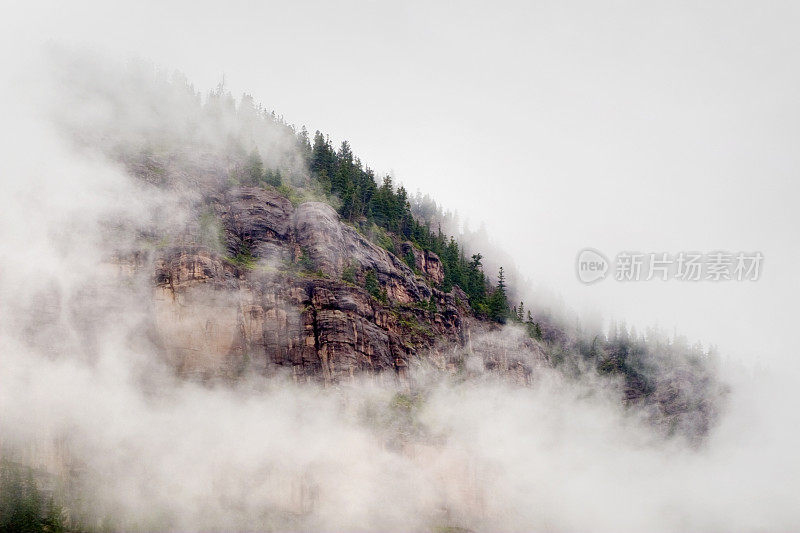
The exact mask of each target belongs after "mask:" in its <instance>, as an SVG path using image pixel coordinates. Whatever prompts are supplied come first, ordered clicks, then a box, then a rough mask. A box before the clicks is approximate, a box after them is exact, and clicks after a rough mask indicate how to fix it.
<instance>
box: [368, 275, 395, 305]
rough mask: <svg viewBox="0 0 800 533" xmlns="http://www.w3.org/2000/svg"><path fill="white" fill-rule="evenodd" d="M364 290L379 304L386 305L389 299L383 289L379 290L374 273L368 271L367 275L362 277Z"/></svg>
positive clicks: (379, 286)
mask: <svg viewBox="0 0 800 533" xmlns="http://www.w3.org/2000/svg"><path fill="white" fill-rule="evenodd" d="M364 288H365V289H366V290H367V292H368V293H369V294H370V296H372V297H373V298H375V299H376V300H378V301H379V302H381V303H384V304H385V303H388V302H389V297H388V295H387V294H386V290H385V289H381V285H380V283H378V277H377V276H376V275H375V271H374V270H372V269H370V270H367V273H366V274H365V275H364Z"/></svg>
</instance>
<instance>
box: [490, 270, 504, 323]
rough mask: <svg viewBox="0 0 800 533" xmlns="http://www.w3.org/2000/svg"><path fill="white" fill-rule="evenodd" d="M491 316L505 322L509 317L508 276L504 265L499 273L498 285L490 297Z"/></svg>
mask: <svg viewBox="0 0 800 533" xmlns="http://www.w3.org/2000/svg"><path fill="white" fill-rule="evenodd" d="M489 316H490V317H491V319H492V320H495V321H497V322H500V323H505V321H506V319H507V318H508V297H507V296H506V278H505V273H504V272H503V267H500V270H499V272H498V274H497V287H496V288H495V290H494V292H493V293H492V295H491V298H490V299H489Z"/></svg>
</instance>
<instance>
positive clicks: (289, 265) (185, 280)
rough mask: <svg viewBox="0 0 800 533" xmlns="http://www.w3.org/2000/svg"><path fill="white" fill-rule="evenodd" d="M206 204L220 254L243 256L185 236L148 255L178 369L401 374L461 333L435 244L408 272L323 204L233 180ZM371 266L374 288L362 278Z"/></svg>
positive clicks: (454, 296) (330, 375)
mask: <svg viewBox="0 0 800 533" xmlns="http://www.w3.org/2000/svg"><path fill="white" fill-rule="evenodd" d="M213 206H214V210H215V212H216V214H217V216H218V217H219V220H220V221H221V223H222V226H223V232H224V242H225V246H226V247H227V249H228V251H229V254H230V255H233V254H236V253H239V252H241V251H242V250H246V251H247V253H248V254H249V257H248V264H247V265H242V264H236V263H235V262H233V261H230V260H229V259H226V258H225V257H224V256H223V255H221V254H219V253H214V252H211V251H210V250H208V249H207V248H202V247H191V246H189V247H181V248H175V249H170V250H167V251H165V252H164V253H163V254H162V256H161V257H160V258H159V259H158V260H157V262H156V274H155V281H156V288H155V308H156V324H157V329H158V333H159V337H160V339H161V342H162V344H163V345H164V347H165V348H166V351H167V353H168V356H169V358H170V359H171V361H172V362H173V364H174V365H175V367H176V368H177V369H178V370H179V372H181V373H182V374H187V375H197V376H200V377H203V378H212V377H226V378H235V377H236V376H238V375H239V374H241V373H242V372H244V371H245V370H256V371H258V372H262V373H266V374H269V373H272V372H276V371H279V370H281V369H284V370H288V371H290V372H291V373H292V374H293V375H294V376H295V377H296V378H297V379H322V380H324V381H337V380H341V379H345V378H349V377H352V376H354V375H355V374H356V373H359V372H381V371H392V372H394V373H397V374H398V375H401V376H402V375H403V374H404V371H405V369H406V368H407V367H408V366H409V364H410V363H411V362H412V360H413V359H414V357H415V356H416V355H417V354H418V353H419V352H420V351H421V350H423V349H428V348H431V347H433V346H434V345H435V344H436V343H437V342H442V341H443V342H447V343H455V344H456V345H460V344H462V343H463V342H464V335H465V329H464V321H465V318H466V316H468V314H469V313H468V312H467V311H466V310H467V309H468V306H467V302H466V299H465V297H464V295H463V293H462V292H461V291H460V290H455V291H452V292H450V293H444V292H442V291H441V290H439V289H437V288H435V285H436V284H438V283H440V282H441V281H442V279H443V272H442V267H441V262H440V261H439V258H438V257H436V255H435V254H432V253H430V252H427V253H422V252H419V251H418V250H417V251H416V254H415V257H418V258H419V259H420V261H419V263H418V271H419V272H421V273H422V274H421V275H416V274H415V273H414V272H413V271H412V270H411V268H409V267H408V266H407V265H406V264H405V263H404V262H403V261H402V260H400V259H399V258H398V257H396V256H395V255H394V254H391V253H389V252H387V251H386V250H384V249H382V248H380V247H378V246H376V245H374V244H373V243H372V242H370V241H369V240H368V239H367V238H366V237H364V236H363V235H361V234H360V233H358V232H357V231H356V230H355V229H354V228H352V227H350V226H347V225H346V224H343V223H342V222H340V221H339V217H338V215H337V214H336V212H335V211H334V210H333V209H332V208H331V207H330V206H328V205H326V204H323V203H318V202H308V203H303V204H300V205H299V206H297V207H296V208H295V207H293V206H292V204H291V202H289V200H287V199H286V198H284V197H283V196H281V195H279V194H278V193H277V192H275V191H272V190H265V189H261V188H237V189H233V190H231V191H229V192H227V193H226V194H224V195H219V196H216V197H214V198H213ZM406 246H408V247H411V245H410V244H407V245H406ZM411 248H412V249H413V247H411ZM417 254H418V255H417ZM346 270H348V271H349V276H350V279H349V280H348V281H346V280H343V279H342V275H343V273H344V272H345V271H346ZM370 272H372V273H373V274H374V276H375V278H376V280H377V283H378V286H379V288H380V291H381V292H380V293H379V295H378V297H376V296H375V295H374V294H370V293H368V292H367V290H366V289H365V288H364V285H365V280H366V276H367V275H368V273H370ZM345 277H347V276H345Z"/></svg>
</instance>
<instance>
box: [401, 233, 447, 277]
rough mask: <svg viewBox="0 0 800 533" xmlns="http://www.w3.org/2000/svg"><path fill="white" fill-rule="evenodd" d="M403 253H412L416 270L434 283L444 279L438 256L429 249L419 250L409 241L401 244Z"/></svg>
mask: <svg viewBox="0 0 800 533" xmlns="http://www.w3.org/2000/svg"><path fill="white" fill-rule="evenodd" d="M402 252H403V254H413V255H414V265H415V268H416V269H417V270H419V271H420V272H422V273H424V274H425V275H426V276H428V278H429V279H430V280H431V281H432V282H433V283H434V284H436V285H439V284H441V283H442V282H443V281H444V268H443V267H442V260H441V259H439V256H438V255H436V254H435V253H433V252H431V251H429V250H420V249H419V248H417V247H416V246H414V245H413V244H412V243H410V242H404V243H403V245H402Z"/></svg>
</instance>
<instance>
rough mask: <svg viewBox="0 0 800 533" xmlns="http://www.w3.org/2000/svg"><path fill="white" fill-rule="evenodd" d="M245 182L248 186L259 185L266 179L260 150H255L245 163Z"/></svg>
mask: <svg viewBox="0 0 800 533" xmlns="http://www.w3.org/2000/svg"><path fill="white" fill-rule="evenodd" d="M243 174H244V175H243V176H242V177H243V181H244V182H245V183H247V184H248V185H258V184H259V183H260V182H261V180H262V179H263V178H264V162H263V161H262V160H261V154H259V153H258V148H253V150H252V151H251V152H250V155H249V156H247V161H246V162H245V167H244V172H243Z"/></svg>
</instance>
